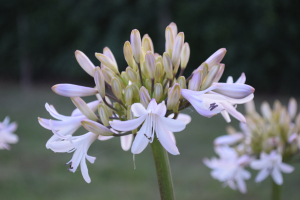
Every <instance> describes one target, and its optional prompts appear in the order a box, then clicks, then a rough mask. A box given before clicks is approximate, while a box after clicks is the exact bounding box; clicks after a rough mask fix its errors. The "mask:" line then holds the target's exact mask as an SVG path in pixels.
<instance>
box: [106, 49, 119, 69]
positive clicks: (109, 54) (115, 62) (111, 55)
mask: <svg viewBox="0 0 300 200" xmlns="http://www.w3.org/2000/svg"><path fill="white" fill-rule="evenodd" d="M103 54H104V55H106V56H107V57H108V58H110V60H111V61H113V63H114V64H115V66H116V67H117V69H118V65H117V61H116V59H115V56H114V54H113V53H112V52H111V50H110V48H108V47H104V49H103ZM118 71H119V69H118Z"/></svg>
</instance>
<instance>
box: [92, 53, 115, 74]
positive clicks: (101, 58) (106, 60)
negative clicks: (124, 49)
mask: <svg viewBox="0 0 300 200" xmlns="http://www.w3.org/2000/svg"><path fill="white" fill-rule="evenodd" d="M95 56H96V58H97V59H98V60H99V61H100V62H101V63H102V64H103V65H105V66H106V67H108V68H109V69H110V70H112V71H113V72H115V73H116V74H120V73H119V69H118V66H117V65H116V63H115V62H114V61H113V60H111V59H110V58H109V57H107V56H106V55H104V54H101V53H95Z"/></svg>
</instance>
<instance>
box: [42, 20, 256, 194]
mask: <svg viewBox="0 0 300 200" xmlns="http://www.w3.org/2000/svg"><path fill="white" fill-rule="evenodd" d="M177 30H178V29H177V26H176V24H175V23H171V24H170V25H169V26H168V27H167V28H166V31H165V37H166V43H165V45H166V49H165V52H163V53H162V54H159V53H156V52H155V49H154V45H153V43H152V40H151V38H150V36H149V35H148V34H145V35H144V36H143V37H142V38H141V35H140V32H139V31H138V30H136V29H135V30H133V31H132V32H131V34H130V40H129V41H126V42H125V43H124V48H123V53H124V58H125V60H126V62H127V66H123V69H125V68H126V70H124V71H120V70H119V68H118V64H117V61H116V59H115V57H114V55H113V53H112V52H111V51H110V49H109V48H108V47H105V48H104V49H103V52H101V53H95V56H96V58H97V59H98V60H99V61H100V67H97V66H95V65H94V64H93V63H92V62H91V61H90V60H89V58H88V57H87V56H86V55H85V54H84V53H83V52H81V51H76V52H75V57H76V59H77V61H78V63H79V65H80V66H81V67H82V68H83V69H84V71H86V72H87V73H88V74H89V75H91V76H92V77H93V78H94V82H95V85H94V86H92V87H86V86H79V85H74V84H58V85H54V86H53V87H52V90H53V91H54V92H55V93H57V94H59V95H62V96H65V97H70V98H71V100H72V102H73V103H74V105H75V106H76V107H77V111H76V115H74V114H72V115H71V116H62V115H60V114H58V113H57V112H56V111H55V109H54V107H53V106H50V105H48V104H47V105H46V109H47V110H48V112H49V113H50V114H51V115H52V116H53V117H54V118H56V119H57V120H48V119H42V118H39V122H40V124H41V125H42V126H43V127H45V128H46V129H49V130H52V132H53V133H54V136H52V138H51V139H50V140H49V141H48V142H47V145H46V146H47V148H50V149H52V150H54V151H58V150H57V148H53V143H55V144H58V143H60V144H64V145H66V144H68V145H69V146H68V148H64V149H63V150H60V151H59V152H69V151H70V148H71V147H72V149H76V152H77V151H78V152H79V151H81V150H82V149H84V151H83V150H82V152H83V153H82V154H81V155H84V156H85V158H86V159H87V160H89V159H88V157H87V156H86V155H87V154H86V151H87V148H88V147H89V145H91V143H92V142H93V141H94V139H95V137H96V136H95V135H97V137H98V139H99V140H102V141H104V140H108V139H110V138H113V137H121V145H122V148H123V149H124V150H129V149H130V148H131V152H132V153H133V154H140V153H141V152H142V151H143V150H144V149H145V148H146V147H147V145H148V144H149V143H151V147H152V152H153V155H154V159H155V163H156V167H157V171H158V179H159V182H160V186H161V188H160V189H161V190H160V191H161V198H162V199H174V192H173V185H172V177H171V173H170V167H169V161H168V154H167V152H169V153H170V154H173V155H178V154H179V149H178V148H177V146H176V140H175V136H174V133H173V132H180V131H182V130H183V129H184V128H185V127H186V125H187V124H188V123H189V122H190V117H189V116H187V115H184V114H181V113H180V112H181V111H182V110H184V109H185V108H187V107H189V106H193V107H194V108H195V109H196V110H197V112H198V113H199V114H201V115H203V116H205V117H212V116H214V115H216V114H218V113H220V112H222V114H223V115H224V113H225V115H228V113H229V114H231V115H232V116H233V117H235V118H237V119H238V120H240V121H242V122H245V121H246V120H245V118H244V116H243V115H242V114H241V113H240V112H238V111H237V110H236V105H237V104H243V103H245V102H248V101H250V100H251V99H252V98H253V92H254V88H252V87H251V86H249V85H246V84H244V83H245V76H244V74H243V75H242V76H241V77H240V78H239V80H238V81H237V82H236V83H233V82H227V83H220V82H219V80H220V78H221V76H222V74H223V72H224V68H225V65H224V64H222V63H221V61H222V59H223V57H224V56H225V54H226V49H225V48H221V49H219V50H217V51H216V52H215V53H214V54H212V55H211V56H210V57H209V58H208V59H207V60H206V61H205V62H203V63H202V64H201V63H199V64H200V66H199V67H198V68H197V69H196V70H194V72H193V73H192V74H191V75H190V76H189V77H188V78H186V77H184V76H183V74H184V70H185V69H186V68H187V65H188V62H189V58H190V47H189V44H188V43H187V42H185V36H184V33H183V32H179V33H178V32H177ZM93 95H96V96H97V98H98V100H97V101H94V102H91V103H89V104H86V103H85V102H84V100H83V99H81V98H80V97H85V96H93ZM96 110H97V111H98V113H97V114H95V111H96ZM226 113H227V114H226ZM228 117H229V116H226V120H227V121H228ZM51 121H52V122H51ZM50 122H51V123H52V124H53V126H51V124H50ZM81 125H83V126H84V127H85V128H86V129H87V130H88V131H89V133H87V134H88V135H92V134H95V135H92V136H93V137H92V136H90V137H87V136H86V137H85V136H80V137H79V138H77V136H73V133H74V132H75V131H76V130H77V129H78V128H79V127H80V126H81ZM82 138H92V139H82ZM79 141H80V142H79ZM81 141H82V143H81ZM71 144H72V145H71ZM131 144H132V145H131ZM81 146H84V147H85V148H83V147H81ZM166 151H167V152H166ZM76 152H75V153H76ZM84 156H83V157H82V162H81V165H83V166H84V167H83V175H84V174H85V175H84V177H85V180H86V181H87V182H88V180H89V179H88V178H87V176H86V173H87V172H86V170H85V159H83V158H84ZM89 161H90V160H89ZM72 163H73V161H72ZM77 166H78V165H76V166H75V165H74V167H77ZM74 167H73V168H74ZM161 167H163V168H165V169H161ZM159 172H161V173H159ZM166 180H168V181H166Z"/></svg>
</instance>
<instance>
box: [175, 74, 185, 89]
mask: <svg viewBox="0 0 300 200" xmlns="http://www.w3.org/2000/svg"><path fill="white" fill-rule="evenodd" d="M177 82H178V84H179V86H180V88H181V89H186V80H185V77H184V76H180V77H179V78H178V80H177Z"/></svg>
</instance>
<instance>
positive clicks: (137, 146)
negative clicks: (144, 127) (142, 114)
mask: <svg viewBox="0 0 300 200" xmlns="http://www.w3.org/2000/svg"><path fill="white" fill-rule="evenodd" d="M148 143H149V140H148V138H146V136H145V135H144V133H143V132H138V134H137V135H136V137H135V139H134V141H133V143H132V146H131V152H132V153H133V154H140V153H141V152H142V151H143V150H144V149H145V148H146V147H147V145H148Z"/></svg>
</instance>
